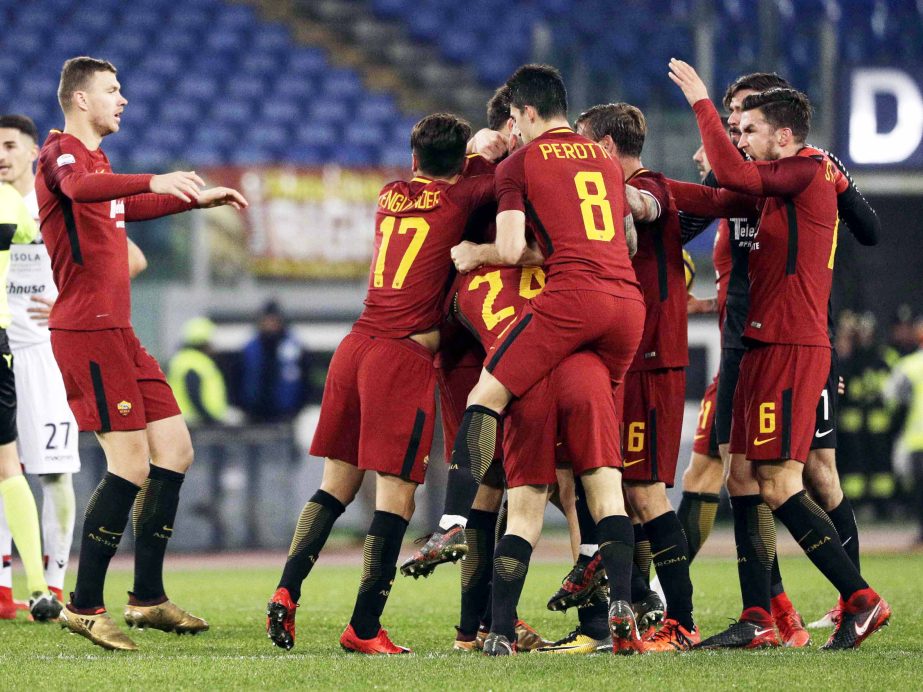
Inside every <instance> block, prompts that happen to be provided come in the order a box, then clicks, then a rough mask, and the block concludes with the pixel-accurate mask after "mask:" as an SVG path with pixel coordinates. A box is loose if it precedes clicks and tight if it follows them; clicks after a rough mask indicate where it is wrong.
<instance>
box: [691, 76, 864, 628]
mask: <svg viewBox="0 0 923 692" xmlns="http://www.w3.org/2000/svg"><path fill="white" fill-rule="evenodd" d="M789 86H790V85H789V84H788V82H786V81H785V80H784V79H783V78H782V77H780V76H779V75H777V74H775V73H766V72H756V73H753V74H747V75H743V76H741V77H739V78H738V79H736V80H735V81H734V82H732V83H731V84H730V85H729V86H728V88H727V90H726V92H725V95H724V99H723V103H724V107H725V109H726V110H727V112H728V120H727V123H728V134H729V136H730V139H731V142H732V143H734V144H735V145H736V144H737V143H738V142H739V139H740V136H741V131H740V120H741V113H742V108H741V106H742V103H743V101H744V99H745V98H746V97H747V96H750V95H752V94H755V93H759V92H761V91H765V90H767V89H771V88H777V87H782V88H788V87H789ZM824 153H825V154H826V152H824ZM827 156H829V157H830V158H831V160H832V161H833V162H834V163H835V164H836V165H837V167H838V168H839V169H840V171H841V172H842V173H843V175H844V176H845V178H846V180H847V181H848V182H849V185H848V186H847V187H846V189H845V190H843V191H842V192H840V193H839V194H838V195H837V207H838V210H839V214H840V216H841V218H843V219H844V220H846V221H847V225H848V228H849V229H850V231H851V232H852V233H853V235H855V237H856V238H857V240H859V242H860V243H862V244H863V245H873V244H875V242H876V238H877V234H878V220H877V217H876V216H875V213H874V211H873V210H872V209H871V207H870V206H869V205H868V203H867V202H866V201H865V200H864V198H863V197H862V196H861V194H859V192H858V190H856V188H855V186H854V185H853V184H852V181H851V179H850V178H849V176H848V173H846V171H845V169H844V168H843V166H842V164H841V163H840V162H839V161H838V160H837V159H836V158H835V157H832V156H830V155H829V154H827ZM704 182H705V184H707V185H711V186H717V181H716V180H715V176H714V174H713V173H711V174H709V175H707V176H706V178H705V180H704ZM683 221H689V222H691V223H692V224H693V225H695V220H693V219H689V218H688V217H684V218H683ZM757 222H758V219H757V218H756V217H755V216H753V217H751V218H735V219H721V221H720V222H719V234H721V233H722V232H725V233H726V234H727V243H728V244H729V254H730V259H729V263H730V266H729V268H728V270H727V287H726V288H725V291H724V294H723V295H724V304H723V308H724V309H723V311H722V312H721V313H720V318H719V327H720V329H721V345H722V350H721V367H720V371H719V378H718V384H717V394H716V406H715V409H716V410H715V413H714V425H715V429H716V431H717V432H716V435H717V441H718V443H719V447H720V450H721V456H722V458H723V459H724V464H725V468H726V469H729V475H728V479H727V485H728V492H729V493H730V495H731V498H732V503H731V504H732V508H734V521H735V526H741V527H744V528H742V529H741V531H742V532H744V533H747V534H750V533H752V532H759V529H758V528H757V527H756V524H758V523H759V521H760V517H765V516H766V512H765V510H759V509H758V505H759V504H760V502H759V498H758V488H757V487H756V485H755V484H754V483H753V482H752V481H748V480H747V479H746V478H741V477H740V476H739V475H738V474H737V470H739V469H742V468H744V467H743V462H744V459H743V458H742V457H740V456H738V457H735V458H733V459H732V458H730V457H729V454H728V443H729V441H730V434H731V417H732V416H731V410H732V401H733V396H734V391H735V389H736V387H737V379H738V373H739V366H740V360H741V358H742V356H743V353H744V341H743V330H744V326H745V324H746V317H747V309H748V305H749V297H748V290H749V278H748V271H747V264H748V259H749V250H750V245H751V243H752V240H753V237H754V236H755V234H756V227H757ZM716 266H717V265H716ZM720 288H721V286H720V283H719V297H721V291H720ZM831 332H832V322H831ZM831 365H832V367H831V371H830V374H829V376H828V380H827V386H826V387H825V389H824V392H823V393H822V395H821V399H820V400H819V402H818V406H817V411H816V414H815V415H816V418H817V423H816V425H817V426H818V427H817V430H816V432H815V436H814V438H812V441H811V453H810V455H809V458H808V463H807V464H806V466H805V478H806V480H807V483H808V487H809V489H810V490H811V493H812V495H813V497H814V499H815V500H816V501H817V502H818V503H819V504H820V505H821V506H822V507H823V508H824V509H825V510H826V511H828V512H829V513H830V516H831V520H832V521H833V522H834V525H835V526H836V527H837V532H838V534H839V535H840V538H841V540H842V541H844V546H847V551H848V553H849V554H850V557H851V559H853V562H854V563H855V564H857V565H858V535H857V529H856V523H855V517H854V515H853V512H852V508H851V506H850V505H849V503H848V501H846V500H844V498H843V494H842V491H841V490H840V488H839V478H838V476H837V474H836V466H835V456H834V453H833V448H835V445H836V439H835V438H836V435H835V433H834V434H830V433H827V434H826V435H820V436H818V435H817V433H820V432H823V431H824V430H829V429H831V428H832V427H833V426H834V424H835V417H832V408H831V407H832V405H831V403H830V402H834V403H835V397H836V386H837V382H836V380H837V373H836V367H835V356H834V358H833V362H832V363H831ZM825 420H826V421H828V423H826V424H825V423H824V421H825ZM716 471H717V469H716V468H715V467H711V466H708V465H700V466H691V467H690V468H689V469H688V470H687V473H686V475H685V476H684V487H685V488H686V489H687V490H690V491H691V490H695V491H697V492H696V493H694V494H693V493H692V492H690V493H689V494H688V495H684V496H683V501H682V502H681V504H680V510H679V514H680V516H681V518H684V521H685V523H684V527H685V528H686V530H687V536H689V537H690V540H691V542H692V543H696V542H698V546H699V547H700V546H701V543H702V542H704V539H700V540H699V541H696V536H697V535H698V536H701V535H702V534H703V533H704V534H705V535H706V536H707V533H708V531H710V528H711V525H712V523H713V521H714V516H715V510H716V509H717V495H718V493H719V492H720V488H721V482H720V480H719V478H718V474H717V472H716ZM685 518H688V519H685ZM693 519H696V521H695V522H694V521H692V520H693ZM694 524H698V526H697V527H696V526H694ZM750 524H754V526H752V527H751V526H750ZM763 533H764V534H765V535H766V536H768V537H771V536H773V535H774V533H772V532H770V531H768V530H766V531H764V532H763ZM690 547H691V548H693V546H692V545H690ZM696 552H698V548H697V547H696V548H694V550H693V555H694V553H696ZM770 595H771V599H770V603H771V613H772V617H773V621H774V623H775V625H776V627H778V629H779V633H780V634H781V636H782V641H783V642H784V643H785V645H786V646H806V645H807V644H808V643H809V641H810V636H809V635H808V633H807V631H806V630H805V629H804V626H803V624H802V620H801V616H800V615H799V614H798V612H797V611H796V610H795V608H794V606H793V605H792V603H791V601H790V600H789V598H788V596H787V594H786V593H785V589H784V585H783V583H782V577H781V573H780V571H779V567H778V560H777V559H775V560H773V564H772V580H771V593H770ZM762 629H763V630H765V629H766V628H762ZM741 632H742V630H741ZM774 641H775V633H774V632H773V633H767V635H766V636H765V637H764V638H763V640H762V642H761V643H764V644H766V643H768V644H773V643H774ZM752 643H753V642H750V641H749V640H748V641H747V642H746V643H744V642H743V640H741V641H740V642H738V645H749V644H752Z"/></svg>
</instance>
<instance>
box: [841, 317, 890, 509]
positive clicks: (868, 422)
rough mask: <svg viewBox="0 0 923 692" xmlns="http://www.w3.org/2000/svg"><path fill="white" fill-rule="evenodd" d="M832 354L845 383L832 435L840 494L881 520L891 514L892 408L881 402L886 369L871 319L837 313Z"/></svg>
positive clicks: (883, 401)
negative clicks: (870, 509)
mask: <svg viewBox="0 0 923 692" xmlns="http://www.w3.org/2000/svg"><path fill="white" fill-rule="evenodd" d="M836 349H837V353H838V355H839V358H840V373H841V375H842V377H843V379H844V381H845V383H846V392H845V394H843V396H842V397H840V400H839V411H838V431H837V435H838V438H839V439H838V445H837V459H838V465H839V468H840V474H841V477H842V483H843V492H844V493H846V495H847V497H849V498H850V500H852V502H853V503H854V504H860V505H861V504H863V503H864V504H869V505H872V506H873V507H874V509H875V511H876V513H877V514H878V515H879V516H884V515H886V514H889V513H890V512H891V511H892V509H893V500H894V497H895V494H896V491H897V485H896V483H895V480H894V474H893V472H892V464H891V459H892V450H893V447H894V438H895V429H894V422H893V407H892V406H891V405H890V404H889V403H888V402H887V401H886V400H885V397H884V389H885V384H886V382H887V380H888V378H889V377H890V372H891V368H890V366H889V365H888V363H887V361H886V359H885V355H884V352H883V349H882V348H881V347H880V346H879V345H878V343H877V341H876V339H875V318H874V317H873V316H872V315H871V314H870V313H865V314H863V315H855V314H853V313H850V312H844V313H842V314H841V316H840V321H839V325H838V328H837V337H836Z"/></svg>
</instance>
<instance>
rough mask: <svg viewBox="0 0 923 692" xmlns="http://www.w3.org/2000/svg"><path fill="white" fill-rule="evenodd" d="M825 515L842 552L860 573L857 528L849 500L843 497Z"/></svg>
mask: <svg viewBox="0 0 923 692" xmlns="http://www.w3.org/2000/svg"><path fill="white" fill-rule="evenodd" d="M827 514H828V515H829V516H830V521H832V522H833V526H834V527H835V528H836V532H837V533H838V534H839V536H840V542H841V543H842V544H843V550H845V551H846V554H847V555H848V556H849V559H850V560H852V563H853V564H854V565H855V566H856V570H858V571H859V572H861V571H862V567H861V566H860V565H859V527H858V526H857V525H856V515H855V513H854V512H853V509H852V503H851V502H850V501H849V498H847V497H846V496H845V495H844V496H843V501H842V502H840V504H839V505H837V506H836V507H835V508H834V509H831V510H830V511H829V512H827Z"/></svg>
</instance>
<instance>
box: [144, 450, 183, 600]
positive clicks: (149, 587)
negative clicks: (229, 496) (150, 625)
mask: <svg viewBox="0 0 923 692" xmlns="http://www.w3.org/2000/svg"><path fill="white" fill-rule="evenodd" d="M183 478H185V476H184V475H183V474H182V473H177V472H176V471H170V470H169V469H165V468H162V467H160V466H153V465H152V466H151V469H150V471H149V472H148V476H147V479H146V480H145V481H144V484H143V485H142V486H141V490H140V491H139V492H138V496H137V497H136V498H135V506H134V508H133V509H132V512H131V527H132V530H133V531H134V534H135V585H134V591H133V592H132V593H131V597H132V599H134V600H135V601H137V602H140V603H154V602H158V601H159V602H161V603H162V602H163V601H165V600H167V596H166V592H165V591H164V587H163V558H164V555H165V554H166V552H167V542H168V541H169V540H170V537H171V536H172V535H173V523H174V521H175V520H176V509H177V507H179V491H180V488H182V487H183Z"/></svg>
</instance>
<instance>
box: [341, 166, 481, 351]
mask: <svg viewBox="0 0 923 692" xmlns="http://www.w3.org/2000/svg"><path fill="white" fill-rule="evenodd" d="M493 199H494V177H493V176H492V175H476V176H472V177H468V178H461V179H460V180H459V181H458V182H456V183H454V184H452V183H449V182H447V181H445V180H430V179H429V178H423V177H416V178H414V179H413V180H411V181H410V182H406V181H403V180H401V181H396V182H392V183H388V184H387V185H385V186H384V187H383V188H382V190H381V193H380V194H379V196H378V213H377V214H376V216H375V253H374V255H373V257H372V266H371V268H370V272H369V290H368V295H367V296H366V298H365V309H364V310H363V311H362V314H361V315H360V316H359V319H358V320H357V321H356V323H355V325H353V330H354V331H356V332H359V333H360V334H366V335H369V336H381V337H388V338H395V339H400V338H404V337H407V336H410V335H411V334H417V333H420V332H425V331H428V330H430V329H433V328H434V327H436V326H438V325H439V323H440V322H441V321H442V316H443V304H444V301H445V294H446V291H447V290H448V288H449V282H450V279H451V277H452V259H451V256H450V254H449V251H450V250H451V249H452V247H453V246H454V245H457V244H458V243H459V242H461V239H462V235H463V233H464V231H465V224H466V223H467V221H468V217H469V216H470V215H471V213H472V212H473V211H474V210H476V209H477V208H478V207H481V206H483V205H484V204H487V203H488V202H491V201H492V200H493Z"/></svg>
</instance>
